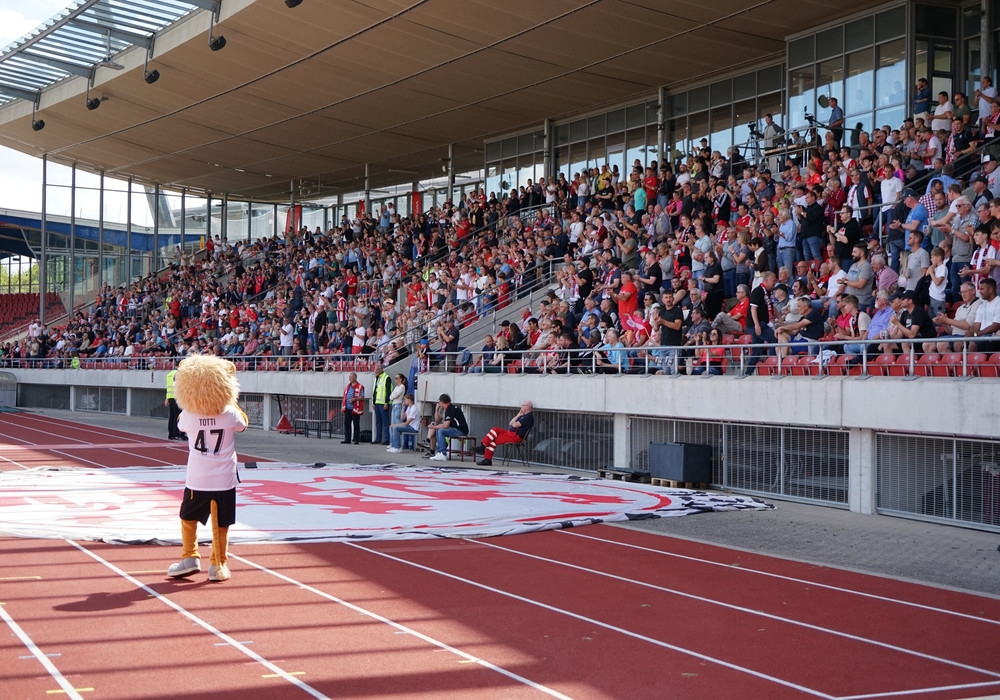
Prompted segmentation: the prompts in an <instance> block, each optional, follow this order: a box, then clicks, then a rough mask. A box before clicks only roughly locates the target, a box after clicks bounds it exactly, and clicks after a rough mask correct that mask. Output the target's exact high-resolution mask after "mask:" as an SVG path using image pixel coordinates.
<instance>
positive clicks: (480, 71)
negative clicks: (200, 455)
mask: <svg viewBox="0 0 1000 700" xmlns="http://www.w3.org/2000/svg"><path fill="white" fill-rule="evenodd" d="M285 4H287V5H291V4H292V3H285ZM285 4H282V3H277V2H264V1H263V0H256V1H255V0H242V1H236V0H221V2H218V1H217V2H208V3H193V2H192V3H185V2H180V1H174V0H171V1H170V2H165V3H164V5H165V7H166V8H167V9H168V10H169V11H165V12H164V13H148V14H147V11H146V10H144V9H143V8H144V6H143V5H141V4H138V3H137V4H136V6H135V7H132V6H131V4H130V3H128V2H126V3H122V4H121V6H120V7H119V6H116V8H117V9H116V10H115V11H116V12H118V13H120V14H119V15H118V16H115V17H113V18H109V16H108V15H107V14H106V13H105V14H102V13H101V12H100V10H102V8H105V3H101V2H80V3H77V4H76V5H75V6H73V7H72V8H70V9H69V10H67V11H66V12H64V13H63V14H62V15H60V17H58V18H56V19H54V20H53V22H52V23H50V25H48V26H47V27H46V28H43V29H41V30H39V31H38V32H36V33H33V34H31V35H29V36H28V37H25V39H23V40H22V41H21V42H19V43H18V44H16V45H14V46H12V47H9V48H8V49H7V51H6V52H5V53H4V54H3V56H0V144H3V145H6V146H10V147H12V148H16V149H18V150H20V151H23V152H26V153H31V154H33V155H36V156H38V157H39V158H41V159H42V161H43V164H42V172H43V174H44V177H45V182H44V184H43V185H42V187H43V190H44V191H45V196H44V197H43V201H44V202H46V203H47V204H46V205H45V207H44V208H43V211H42V212H40V213H36V214H31V213H25V212H16V211H3V212H0V227H2V231H3V232H4V233H5V234H9V235H4V236H2V237H0V243H2V245H4V246H5V248H4V254H5V255H6V256H8V258H9V259H11V260H12V259H13V258H14V256H17V258H18V260H22V261H23V260H28V261H30V263H28V266H29V267H30V268H31V269H32V270H34V271H35V272H34V273H33V274H34V277H30V278H29V281H30V284H34V285H35V286H34V287H33V289H29V290H25V291H22V290H20V289H14V288H10V289H8V290H0V291H6V292H7V293H6V294H4V295H3V296H0V304H2V308H3V313H2V315H0V366H2V367H3V368H5V370H6V371H10V372H13V373H14V374H15V375H16V377H17V380H18V402H19V405H22V406H26V407H56V408H71V409H73V410H82V411H108V412H112V413H128V414H131V415H157V416H159V415H164V409H163V406H162V403H163V391H162V389H161V387H162V386H163V382H162V381H159V377H160V376H162V374H161V373H163V372H165V371H166V370H168V369H169V368H170V367H171V366H172V362H173V361H174V360H175V359H176V358H179V357H184V356H185V355H187V354H191V353H214V354H218V355H223V356H226V357H229V358H231V359H232V360H233V362H234V363H235V364H236V367H237V369H238V371H239V372H240V373H241V383H242V385H243V387H244V390H245V392H246V393H245V394H244V397H243V402H244V405H245V408H246V409H247V412H248V414H249V415H250V418H251V425H252V427H255V428H260V429H265V430H270V429H274V428H275V427H276V426H277V425H278V421H279V418H280V417H282V416H287V417H290V419H291V420H292V421H294V420H300V421H322V420H325V419H328V417H329V416H330V415H331V413H334V414H335V413H336V412H337V411H339V409H340V401H341V400H340V398H339V397H340V396H341V395H342V393H343V389H344V384H345V381H346V379H345V375H346V373H347V372H352V371H353V372H357V373H359V374H360V375H361V380H362V382H363V383H365V384H366V386H371V383H372V376H371V373H372V372H374V370H375V368H376V366H383V367H386V368H388V370H387V371H389V373H390V375H395V374H396V373H402V374H404V375H406V376H407V377H408V383H409V386H410V390H411V391H413V390H414V387H415V386H416V387H417V391H418V399H419V398H420V395H421V394H422V395H423V396H422V398H423V400H425V401H426V399H427V397H428V396H431V397H433V396H437V395H438V394H439V393H442V392H445V391H447V392H448V393H450V394H451V395H452V396H454V397H456V401H458V402H459V403H461V404H463V405H464V406H466V407H467V409H466V410H467V412H468V414H469V416H470V422H471V424H472V429H473V432H474V433H476V434H477V435H483V434H485V432H486V430H488V429H489V426H491V425H495V424H497V423H499V422H501V421H502V420H505V419H504V418H503V416H504V415H505V414H506V413H508V412H509V410H510V407H511V406H517V405H519V403H520V401H521V400H522V398H523V397H525V396H530V397H531V398H532V400H533V401H534V403H535V406H536V415H537V416H538V418H537V419H536V420H537V424H538V425H539V427H538V429H536V430H535V431H534V432H533V434H532V436H531V444H530V445H529V449H528V452H529V453H530V454H531V461H533V462H536V463H539V464H547V465H553V466H559V467H569V468H581V469H594V470H604V469H606V470H612V471H615V470H618V471H627V472H634V473H640V474H641V473H643V472H648V471H649V465H648V462H649V458H648V450H649V445H650V443H652V442H687V443H699V444H709V445H711V446H712V447H713V483H714V484H716V485H717V486H720V487H725V488H729V489H733V490H736V491H741V492H749V493H755V494H767V495H769V496H776V497H784V498H789V499H796V500H802V501H806V502H810V503H816V504H818V505H826V506H834V507H841V508H850V509H851V510H854V511H856V512H859V513H881V514H886V515H901V516H905V517H914V518H925V519H929V520H934V521H938V522H946V523H952V524H961V525H963V526H971V527H978V528H982V529H990V530H998V529H1000V510H997V504H996V503H995V502H994V500H993V498H992V497H989V498H988V497H987V495H986V490H987V489H988V488H989V486H988V485H989V484H992V483H993V480H994V479H997V478H998V477H997V476H996V469H997V464H1000V457H998V446H997V444H996V442H995V441H994V439H993V438H994V434H995V419H996V417H997V415H996V414H997V411H996V409H995V408H994V404H995V402H994V401H993V400H992V398H991V396H992V391H993V389H994V388H995V387H996V382H997V381H1000V299H998V297H997V289H996V287H997V283H998V282H1000V174H998V173H997V157H998V156H1000V141H998V140H997V138H996V137H997V131H996V129H997V128H998V126H997V125H998V123H1000V101H998V100H997V96H996V90H995V89H994V88H993V87H992V79H993V78H994V77H995V74H996V70H995V68H994V66H993V64H992V62H991V57H992V56H993V54H994V53H995V52H994V51H993V50H992V48H991V47H993V46H994V45H995V43H996V29H995V27H996V23H997V22H1000V17H995V16H994V14H993V11H992V10H993V6H992V4H991V3H988V2H984V3H983V4H982V5H979V4H973V5H967V4H965V5H961V4H957V3H945V4H944V5H940V4H935V5H933V6H931V5H927V4H924V3H920V2H890V3H887V4H873V3H870V2H856V1H848V2H845V3H840V4H838V5H837V6H836V7H835V8H834V7H830V6H828V5H821V4H816V3H802V2H791V1H790V0H775V1H774V2H764V3H760V4H755V5H749V6H748V5H746V4H743V3H735V2H731V1H729V0H727V1H725V2H721V3H715V4H713V6H712V7H711V8H708V7H701V6H695V5H689V4H681V5H678V6H676V7H675V6H674V5H673V4H671V7H670V10H669V11H668V10H666V9H663V8H661V7H659V5H658V4H657V3H646V4H643V3H624V2H616V1H614V0H597V1H596V2H588V3H582V2H581V3H562V4H558V5H555V6H544V7H541V6H538V5H537V4H534V3H513V4H509V3H508V4H505V5H504V6H503V7H502V8H501V7H494V6H490V5H487V4H482V3H466V2H457V0H453V1H444V0H442V1H441V2H429V3H424V2H416V3H414V4H413V6H412V7H407V8H398V9H394V10H391V11H390V10H389V9H376V8H372V7H368V6H363V5H359V4H354V3H347V4H346V5H345V4H342V3H319V2H311V1H309V0H306V2H303V3H301V5H299V6H296V7H294V8H292V7H285ZM973 11H974V12H973ZM154 14H155V16H153V15H154ZM126 26H129V27H133V29H129V30H126V29H125V28H126ZM139 26H141V27H143V29H142V30H141V31H139V30H137V29H134V27H139ZM88 28H89V31H91V32H92V33H93V35H94V36H96V37H98V38H100V37H104V36H106V37H107V40H106V41H104V40H103V39H100V41H97V49H96V50H95V51H96V52H91V54H89V55H84V54H82V53H81V54H79V55H74V56H71V57H69V58H67V59H64V60H63V61H62V62H61V63H60V62H56V64H58V65H55V66H53V62H52V61H48V62H47V63H46V62H44V61H41V59H39V58H37V55H38V53H39V49H40V48H44V47H46V46H63V47H65V46H68V45H69V44H70V42H71V40H72V39H73V37H74V36H75V35H76V34H79V33H81V32H82V33H84V34H85V33H86V32H87V31H88ZM223 37H225V39H223ZM92 38H93V37H92ZM206 38H207V39H208V41H207V42H206ZM154 39H155V42H154ZM220 40H221V41H220ZM60 42H63V43H60ZM101 42H103V43H101ZM973 44H974V45H975V47H976V48H975V50H973V48H971V47H972V46H973ZM734 46H738V47H739V49H738V50H737V51H734V50H733V47H734ZM33 57H34V58H33ZM33 60H34V61H38V64H37V65H36V74H35V75H34V78H35V82H34V83H30V81H27V82H26V81H25V80H24V79H19V80H20V81H21V82H19V83H18V82H16V81H15V78H14V75H13V73H12V72H11V73H10V74H8V73H6V72H5V71H14V69H15V63H16V62H18V61H20V62H21V63H24V62H27V63H28V64H31V62H32V61H33ZM43 66H44V67H45V70H44V71H43V69H42V68H43ZM60 66H61V67H60ZM17 70H22V68H21V67H20V64H18V67H17ZM60 70H62V71H63V73H61V74H60V73H59V71H60ZM154 75H155V76H156V78H153V76H154ZM144 78H145V79H144ZM29 83H30V84H29ZM94 100H96V102H95V101H94ZM78 175H79V176H80V177H81V178H86V179H87V183H88V184H87V185H86V186H81V185H79V184H78V181H77V177H78ZM112 183H113V184H112ZM78 197H79V199H77V198H78ZM106 197H108V198H112V199H114V201H116V202H119V203H120V206H118V207H117V209H115V208H112V209H113V210H117V211H119V213H120V214H119V216H118V217H117V218H115V216H114V215H110V216H109V215H106V212H107V211H108V209H109V208H108V207H107V206H106V201H105V198H106ZM81 200H86V201H87V202H89V204H88V206H90V205H93V206H94V211H95V212H96V213H95V215H94V216H89V215H88V216H89V218H86V219H85V218H83V217H81V216H79V215H78V209H79V207H78V206H72V205H71V204H68V203H71V202H78V201H81ZM49 203H51V205H52V208H51V209H49V208H48V206H49ZM63 203H67V204H65V206H64V205H63ZM121 212H124V213H121ZM10 269H13V268H10ZM7 279H13V277H12V276H11V275H8V277H7ZM29 307H30V308H29ZM128 370H135V371H131V372H130V371H128ZM151 370H152V372H153V376H154V377H156V378H157V380H156V381H155V382H154V383H153V384H152V386H154V387H156V388H155V389H151V388H150V386H151V384H150V379H149V378H150V371H151ZM970 405H971V406H975V407H976V408H977V411H976V412H973V411H969V410H965V409H964V408H963V407H968V406H970ZM978 409H982V410H981V411H980V410H978ZM974 414H975V415H974ZM364 422H365V427H367V424H368V422H370V417H368V416H366V417H365V421H364ZM339 429H340V428H339V426H335V427H334V428H333V429H332V430H331V433H332V432H334V431H335V430H339Z"/></svg>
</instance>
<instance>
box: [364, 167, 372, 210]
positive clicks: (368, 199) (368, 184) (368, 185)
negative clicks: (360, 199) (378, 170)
mask: <svg viewBox="0 0 1000 700" xmlns="http://www.w3.org/2000/svg"><path fill="white" fill-rule="evenodd" d="M371 213H372V181H371V170H370V166H369V164H368V163H365V214H368V215H369V216H370V215H371Z"/></svg>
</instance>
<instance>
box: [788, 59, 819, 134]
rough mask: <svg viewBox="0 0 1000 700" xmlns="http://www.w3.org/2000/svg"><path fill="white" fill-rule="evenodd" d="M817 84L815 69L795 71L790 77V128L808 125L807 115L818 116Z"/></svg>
mask: <svg viewBox="0 0 1000 700" xmlns="http://www.w3.org/2000/svg"><path fill="white" fill-rule="evenodd" d="M815 88H816V84H815V78H814V77H813V67H812V66H809V67H808V68H800V69H797V70H793V71H791V72H790V73H789V75H788V111H789V114H788V122H789V123H788V127H786V128H790V129H795V128H798V127H801V126H805V125H806V123H807V122H806V118H805V115H806V113H808V114H812V115H815V114H816V90H815Z"/></svg>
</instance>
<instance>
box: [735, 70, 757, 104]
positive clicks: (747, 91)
mask: <svg viewBox="0 0 1000 700" xmlns="http://www.w3.org/2000/svg"><path fill="white" fill-rule="evenodd" d="M756 94H757V74H756V73H748V74H746V75H738V76H736V77H735V78H733V99H734V100H748V99H750V98H751V97H753V96H754V95H756Z"/></svg>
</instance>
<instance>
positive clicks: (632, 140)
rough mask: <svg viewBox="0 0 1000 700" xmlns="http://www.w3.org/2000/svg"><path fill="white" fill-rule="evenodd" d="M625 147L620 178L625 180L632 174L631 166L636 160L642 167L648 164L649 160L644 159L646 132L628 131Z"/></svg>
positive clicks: (639, 130)
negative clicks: (623, 163) (623, 164)
mask: <svg viewBox="0 0 1000 700" xmlns="http://www.w3.org/2000/svg"><path fill="white" fill-rule="evenodd" d="M625 145H626V151H625V167H624V168H623V169H622V177H624V178H627V177H628V176H629V175H630V174H631V172H632V165H633V164H634V163H635V161H637V160H638V161H639V164H640V165H642V166H643V167H645V166H646V165H648V164H649V161H650V159H649V158H647V157H646V130H645V129H632V130H630V131H629V132H628V141H627V143H626V144H625Z"/></svg>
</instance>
